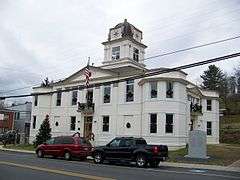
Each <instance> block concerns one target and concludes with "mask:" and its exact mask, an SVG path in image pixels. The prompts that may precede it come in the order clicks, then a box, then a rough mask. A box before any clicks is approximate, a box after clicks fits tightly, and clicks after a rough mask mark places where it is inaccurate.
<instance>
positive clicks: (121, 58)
mask: <svg viewBox="0 0 240 180" xmlns="http://www.w3.org/2000/svg"><path fill="white" fill-rule="evenodd" d="M141 41H142V31H140V30H139V29H137V28H136V27H135V26H133V25H132V24H130V23H129V22H127V20H126V19H125V20H124V22H123V23H119V24H117V25H116V26H115V27H113V28H111V29H110V30H109V34H108V40H107V41H106V42H103V43H102V44H103V45H104V61H103V65H102V66H101V67H102V68H105V69H115V70H116V71H121V72H122V70H123V69H124V70H128V71H129V70H131V69H139V70H144V69H145V65H144V61H143V60H144V55H145V48H147V46H146V45H144V44H143V43H142V42H141Z"/></svg>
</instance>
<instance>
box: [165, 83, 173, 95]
mask: <svg viewBox="0 0 240 180" xmlns="http://www.w3.org/2000/svg"><path fill="white" fill-rule="evenodd" d="M166 97H167V98H173V82H167V88H166Z"/></svg>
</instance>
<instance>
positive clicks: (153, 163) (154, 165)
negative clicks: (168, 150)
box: [149, 160, 160, 168]
mask: <svg viewBox="0 0 240 180" xmlns="http://www.w3.org/2000/svg"><path fill="white" fill-rule="evenodd" d="M159 163H160V161H159V160H152V161H150V162H149V164H150V167H151V168H156V167H158V165H159Z"/></svg>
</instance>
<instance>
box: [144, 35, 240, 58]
mask: <svg viewBox="0 0 240 180" xmlns="http://www.w3.org/2000/svg"><path fill="white" fill-rule="evenodd" d="M238 38H240V35H238V36H235V37H230V38H226V39H222V40H219V41H213V42H210V43H206V44H200V45H197V46H192V47H189V48H185V49H180V50H176V51H171V52H167V53H163V54H158V55H155V56H150V57H147V58H145V59H143V61H146V60H148V59H153V58H157V57H163V56H168V55H171V54H176V53H179V52H184V51H189V50H191V49H197V48H201V47H205V46H210V45H213V44H218V43H222V42H226V41H230V40H234V39H238Z"/></svg>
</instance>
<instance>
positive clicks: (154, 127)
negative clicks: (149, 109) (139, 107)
mask: <svg viewBox="0 0 240 180" xmlns="http://www.w3.org/2000/svg"><path fill="white" fill-rule="evenodd" d="M150 133H157V114H150Z"/></svg>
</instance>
